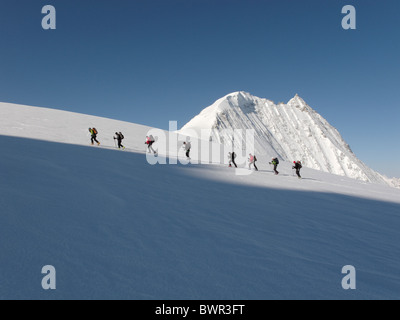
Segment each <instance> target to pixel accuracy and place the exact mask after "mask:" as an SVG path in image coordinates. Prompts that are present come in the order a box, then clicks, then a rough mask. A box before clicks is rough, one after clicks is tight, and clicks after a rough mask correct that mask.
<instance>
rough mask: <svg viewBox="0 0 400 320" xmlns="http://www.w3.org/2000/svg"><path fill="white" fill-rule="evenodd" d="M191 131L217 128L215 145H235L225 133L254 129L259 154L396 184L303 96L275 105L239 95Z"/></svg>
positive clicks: (221, 103)
mask: <svg viewBox="0 0 400 320" xmlns="http://www.w3.org/2000/svg"><path fill="white" fill-rule="evenodd" d="M188 129H191V130H195V131H197V132H199V131H200V130H201V129H209V130H210V129H211V130H212V139H213V141H218V142H220V143H222V144H223V143H224V142H228V141H232V137H230V136H228V135H229V133H227V132H228V131H227V130H224V129H242V130H246V129H253V130H254V131H255V148H256V153H257V154H259V155H267V156H271V157H272V156H274V157H275V156H278V157H280V158H281V159H282V160H286V161H293V160H301V161H302V163H303V165H304V166H307V167H309V168H312V169H316V170H320V171H324V172H329V173H333V174H337V175H341V176H347V177H351V178H354V179H357V180H362V181H367V182H376V183H381V184H390V185H392V186H393V185H394V183H393V182H392V181H390V180H389V179H387V178H386V177H383V176H382V175H380V174H379V173H377V172H375V171H373V170H372V169H370V168H368V167H367V166H366V165H365V164H364V163H363V162H362V161H360V160H359V159H358V158H357V157H356V156H355V154H354V153H353V152H352V151H351V149H350V147H349V145H348V144H347V143H346V142H345V141H344V139H343V138H342V136H341V135H340V133H339V132H338V131H337V130H336V129H335V128H334V127H333V126H331V125H330V124H329V123H328V121H326V120H325V119H324V118H323V117H322V116H321V115H319V114H318V113H317V112H316V111H315V110H313V109H312V108H311V107H310V106H309V105H308V104H307V103H306V102H305V101H304V100H303V98H301V97H300V96H299V95H298V94H296V95H295V97H294V98H292V99H291V100H290V101H289V102H288V103H287V104H284V103H280V104H275V103H274V102H272V101H270V100H267V99H261V98H258V97H255V96H253V95H251V94H250V93H247V92H243V91H239V92H234V93H231V94H228V95H226V96H225V97H223V98H221V99H219V100H217V101H216V102H215V103H214V104H212V105H211V106H210V107H208V108H206V109H204V110H203V111H202V112H201V113H200V114H199V115H198V116H196V117H195V118H193V119H192V120H191V121H190V122H188V123H187V124H186V125H185V126H184V127H183V128H182V130H181V131H180V132H181V133H182V134H185V131H187V130H188ZM188 134H189V131H188Z"/></svg>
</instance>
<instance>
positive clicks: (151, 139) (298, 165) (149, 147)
mask: <svg viewBox="0 0 400 320" xmlns="http://www.w3.org/2000/svg"><path fill="white" fill-rule="evenodd" d="M89 132H90V135H91V143H92V145H94V143H95V142H96V143H97V145H98V146H99V145H100V142H99V141H98V140H97V135H98V134H99V132H98V131H97V129H96V128H89ZM113 138H114V141H115V140H116V141H117V142H118V149H123V150H125V146H124V145H123V144H122V140H124V139H125V137H124V135H123V134H122V132H116V133H115V136H114V137H113ZM155 141H156V140H155V139H154V137H153V136H152V135H150V136H146V142H145V144H146V145H147V150H148V153H152V154H154V155H156V154H157V151H155V150H154V149H153V144H154V142H155ZM183 148H184V150H185V153H186V157H187V159H188V160H190V150H191V148H192V144H191V143H190V141H189V140H187V141H186V142H184V143H183ZM236 156H237V155H236V153H235V152H229V153H228V160H229V167H232V165H234V166H235V168H237V167H238V166H237V164H236V162H235V159H236ZM257 161H258V160H257V157H256V156H255V155H253V154H251V153H250V154H249V158H248V163H249V170H251V169H252V166H253V167H254V169H255V170H256V171H258V168H257V165H256V162H257ZM269 164H270V165H273V170H274V173H275V175H278V174H279V171H278V170H277V169H278V165H279V159H278V158H277V157H276V158H272V160H271V162H270V163H269ZM293 164H294V166H293V167H292V169H293V170H296V175H297V177H298V178H299V179H301V175H300V170H301V169H302V167H303V166H302V164H301V161H294V162H293Z"/></svg>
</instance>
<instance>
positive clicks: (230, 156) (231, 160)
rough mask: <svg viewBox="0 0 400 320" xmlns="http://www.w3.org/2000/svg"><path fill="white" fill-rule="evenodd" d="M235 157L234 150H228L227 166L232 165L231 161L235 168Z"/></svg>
mask: <svg viewBox="0 0 400 320" xmlns="http://www.w3.org/2000/svg"><path fill="white" fill-rule="evenodd" d="M235 159H236V153H235V152H229V153H228V160H229V168H231V167H232V163H233V164H234V166H235V168H237V165H236V162H235Z"/></svg>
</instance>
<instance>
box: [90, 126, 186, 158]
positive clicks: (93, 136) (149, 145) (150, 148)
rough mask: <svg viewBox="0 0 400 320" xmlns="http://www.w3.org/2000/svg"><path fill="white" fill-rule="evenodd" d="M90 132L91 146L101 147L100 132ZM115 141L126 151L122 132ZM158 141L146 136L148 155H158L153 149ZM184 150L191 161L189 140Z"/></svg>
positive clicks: (91, 129)
mask: <svg viewBox="0 0 400 320" xmlns="http://www.w3.org/2000/svg"><path fill="white" fill-rule="evenodd" d="M89 132H90V136H91V139H90V141H91V144H92V145H94V143H95V142H96V143H97V145H98V146H99V145H100V142H99V141H98V140H97V135H98V134H99V132H98V131H97V129H96V128H89ZM113 138H114V140H116V141H117V142H118V149H122V150H125V146H124V145H123V144H122V140H124V139H125V137H124V135H123V134H122V132H116V133H115V136H114V137H113ZM155 141H156V140H155V139H154V137H153V136H152V135H150V136H146V141H145V144H146V145H147V152H148V153H152V154H154V155H156V154H157V151H155V150H154V148H153V144H154V142H155ZM183 148H184V150H185V154H186V157H187V159H188V160H190V150H191V148H192V144H191V142H190V141H189V140H187V141H186V142H184V143H183Z"/></svg>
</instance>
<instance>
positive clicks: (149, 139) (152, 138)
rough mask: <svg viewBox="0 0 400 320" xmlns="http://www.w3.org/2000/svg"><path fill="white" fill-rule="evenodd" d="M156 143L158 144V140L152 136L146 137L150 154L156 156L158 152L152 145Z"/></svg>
mask: <svg viewBox="0 0 400 320" xmlns="http://www.w3.org/2000/svg"><path fill="white" fill-rule="evenodd" d="M154 142H156V140H155V139H154V137H153V136H152V135H151V136H147V137H146V142H145V144H147V149H148V151H149V153H154V154H156V153H157V152H156V151H155V150H154V149H153V147H152V145H153V144H154Z"/></svg>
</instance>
